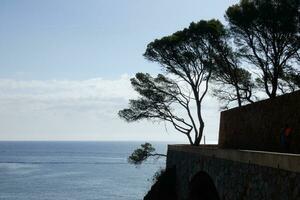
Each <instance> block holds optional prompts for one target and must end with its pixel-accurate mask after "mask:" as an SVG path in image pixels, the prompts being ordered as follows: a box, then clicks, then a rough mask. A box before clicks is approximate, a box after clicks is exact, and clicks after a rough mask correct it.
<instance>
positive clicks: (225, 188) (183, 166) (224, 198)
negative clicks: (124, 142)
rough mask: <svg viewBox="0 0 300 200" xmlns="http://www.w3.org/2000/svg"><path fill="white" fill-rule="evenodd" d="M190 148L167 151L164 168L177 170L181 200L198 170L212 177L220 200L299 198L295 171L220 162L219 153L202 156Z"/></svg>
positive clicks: (293, 199)
mask: <svg viewBox="0 0 300 200" xmlns="http://www.w3.org/2000/svg"><path fill="white" fill-rule="evenodd" d="M191 148H192V147H191ZM191 148H190V147H184V148H182V147H180V148H179V147H176V146H169V148H168V157H167V168H171V167H175V168H176V185H177V192H178V195H179V199H180V200H185V199H187V197H188V193H189V182H190V180H191V179H192V178H193V176H194V175H195V174H196V173H198V172H200V171H204V172H206V173H207V174H208V175H209V176H210V177H211V179H212V180H213V182H214V184H215V186H216V188H217V191H218V195H219V197H220V199H221V200H241V199H243V200H253V199H259V200H269V199H272V200H283V199H284V200H299V199H300V174H299V173H298V172H293V171H287V170H284V169H279V168H273V167H266V166H260V165H257V164H256V163H252V162H251V161H249V163H245V162H243V163H242V162H237V161H232V160H227V159H221V158H219V157H218V154H219V153H216V154H215V153H212V155H211V156H209V155H208V154H206V155H203V154H202V153H201V150H200V151H199V150H198V151H194V150H191ZM220 151H221V150H219V151H218V152H220ZM241 153H242V152H241ZM241 156H242V154H241ZM270 162H272V160H271V159H270Z"/></svg>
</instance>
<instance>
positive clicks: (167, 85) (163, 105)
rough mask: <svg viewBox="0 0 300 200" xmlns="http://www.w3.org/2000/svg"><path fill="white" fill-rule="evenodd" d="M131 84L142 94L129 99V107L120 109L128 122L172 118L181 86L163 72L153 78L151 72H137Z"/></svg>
mask: <svg viewBox="0 0 300 200" xmlns="http://www.w3.org/2000/svg"><path fill="white" fill-rule="evenodd" d="M131 85H132V87H133V88H134V90H135V91H137V92H138V93H139V95H140V98H138V99H132V100H130V101H129V108H127V109H123V110H120V111H119V116H120V117H121V118H123V119H125V120H126V121H127V122H132V121H138V120H141V119H161V120H167V119H170V117H171V116H170V112H171V110H172V108H171V104H172V103H173V102H174V101H176V99H177V96H178V95H179V92H180V91H179V86H178V85H177V84H176V83H175V82H174V81H173V80H171V79H169V78H167V77H165V76H164V75H162V74H158V75H157V77H155V78H153V77H152V76H151V75H150V74H147V73H146V74H144V73H137V74H136V76H135V78H132V79H131Z"/></svg>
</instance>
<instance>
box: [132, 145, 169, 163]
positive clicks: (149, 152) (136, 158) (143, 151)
mask: <svg viewBox="0 0 300 200" xmlns="http://www.w3.org/2000/svg"><path fill="white" fill-rule="evenodd" d="M161 156H163V157H166V155H165V154H160V153H156V152H155V148H154V147H153V146H152V145H151V144H150V143H147V142H146V143H145V144H141V147H140V148H137V149H135V150H134V151H133V153H132V154H131V155H130V156H129V157H128V163H130V164H134V165H140V164H142V163H143V162H144V161H146V160H147V159H148V158H149V157H156V158H157V157H161Z"/></svg>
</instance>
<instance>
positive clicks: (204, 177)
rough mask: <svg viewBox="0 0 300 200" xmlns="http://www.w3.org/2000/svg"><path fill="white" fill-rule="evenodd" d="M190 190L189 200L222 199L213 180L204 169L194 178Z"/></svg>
mask: <svg viewBox="0 0 300 200" xmlns="http://www.w3.org/2000/svg"><path fill="white" fill-rule="evenodd" d="M189 190H190V192H189V198H188V199H189V200H220V198H219V195H218V191H217V188H216V186H215V184H214V182H213V180H212V179H211V178H210V176H209V175H208V174H207V173H206V172H203V171H201V172H198V173H197V174H196V175H195V176H194V177H193V178H192V180H191V181H190V183H189Z"/></svg>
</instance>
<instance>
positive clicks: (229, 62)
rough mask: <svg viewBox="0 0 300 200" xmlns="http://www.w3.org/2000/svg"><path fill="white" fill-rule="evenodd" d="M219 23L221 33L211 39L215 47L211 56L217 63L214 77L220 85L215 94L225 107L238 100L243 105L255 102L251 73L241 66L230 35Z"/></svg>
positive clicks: (239, 104)
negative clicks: (231, 44)
mask: <svg viewBox="0 0 300 200" xmlns="http://www.w3.org/2000/svg"><path fill="white" fill-rule="evenodd" d="M218 23H219V26H218V29H219V30H218V33H219V34H216V35H215V37H212V38H211V39H210V44H211V46H212V49H213V50H212V52H211V57H212V59H213V61H214V64H215V67H214V70H213V75H212V79H213V80H214V82H215V83H216V84H217V86H218V87H217V88H216V89H214V92H213V95H214V96H216V97H217V98H218V99H219V100H221V101H223V102H225V107H227V106H228V105H229V104H230V103H231V102H237V104H238V106H242V104H243V103H244V102H245V103H247V102H248V103H249V102H250V103H253V100H252V95H253V88H254V83H253V81H252V78H251V73H250V72H249V71H247V70H246V69H244V68H242V67H240V65H241V61H240V58H239V56H238V54H237V53H236V52H234V51H233V49H232V47H231V46H230V44H229V41H230V35H229V34H228V31H227V30H226V29H225V28H224V26H223V25H222V24H221V23H220V22H218Z"/></svg>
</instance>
